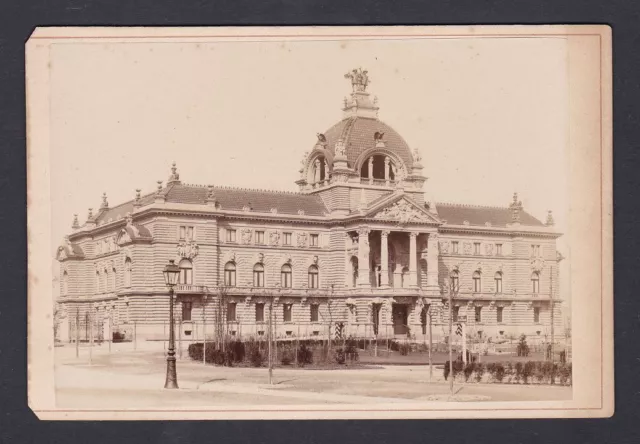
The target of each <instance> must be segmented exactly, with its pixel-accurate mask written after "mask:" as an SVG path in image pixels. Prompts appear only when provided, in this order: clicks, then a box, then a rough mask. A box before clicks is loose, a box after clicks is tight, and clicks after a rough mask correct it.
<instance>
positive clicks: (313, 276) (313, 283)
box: [309, 265, 319, 288]
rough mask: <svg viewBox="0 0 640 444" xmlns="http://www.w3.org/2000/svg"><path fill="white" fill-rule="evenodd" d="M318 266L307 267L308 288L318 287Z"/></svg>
mask: <svg viewBox="0 0 640 444" xmlns="http://www.w3.org/2000/svg"><path fill="white" fill-rule="evenodd" d="M318 276H319V273H318V267H316V266H315V265H312V266H310V267H309V288H318Z"/></svg>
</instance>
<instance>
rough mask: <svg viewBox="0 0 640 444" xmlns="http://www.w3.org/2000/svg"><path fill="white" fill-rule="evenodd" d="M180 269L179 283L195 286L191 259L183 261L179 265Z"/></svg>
mask: <svg viewBox="0 0 640 444" xmlns="http://www.w3.org/2000/svg"><path fill="white" fill-rule="evenodd" d="M178 266H179V267H180V279H179V281H178V283H180V284H184V285H193V264H192V263H191V261H190V260H189V259H182V260H181V261H180V263H179V264H178Z"/></svg>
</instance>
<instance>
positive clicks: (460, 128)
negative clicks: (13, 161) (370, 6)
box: [50, 38, 569, 281]
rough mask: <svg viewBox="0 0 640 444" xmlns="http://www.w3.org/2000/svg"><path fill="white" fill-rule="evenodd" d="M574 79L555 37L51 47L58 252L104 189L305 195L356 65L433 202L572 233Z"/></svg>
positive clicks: (117, 195) (121, 196)
mask: <svg viewBox="0 0 640 444" xmlns="http://www.w3.org/2000/svg"><path fill="white" fill-rule="evenodd" d="M566 65H567V59H566V42H565V40H564V39H561V38H457V39H442V38H429V39H414V40H385V41H383V40H359V41H355V40H350V41H315V42H313V41H310V42H286V43H284V42H273V43H271V42H269V43H264V42H233V43H231V42H220V43H209V42H206V41H204V40H203V41H202V42H200V43H160V42H157V43H153V42H144V43H104V42H96V43H58V44H53V45H52V47H51V82H50V85H51V102H50V103H51V116H50V117H51V153H52V155H51V159H52V165H51V167H52V171H51V198H52V203H53V205H52V239H53V242H54V244H55V245H53V246H52V247H55V246H57V245H59V242H60V241H61V239H62V237H63V236H64V235H65V234H66V233H68V232H69V231H70V226H71V222H72V219H73V214H74V213H78V214H79V218H80V222H81V223H83V222H84V220H85V219H86V216H87V210H88V208H89V207H93V208H94V212H95V211H96V210H97V209H98V207H99V206H100V202H101V195H102V193H103V192H104V191H106V192H107V195H108V199H109V203H110V204H111V205H112V206H113V205H116V204H118V203H121V202H123V201H125V200H128V199H132V198H133V197H134V195H135V189H136V188H142V190H143V193H146V192H150V191H153V190H154V189H155V186H156V181H157V180H163V181H166V179H167V177H168V175H169V173H170V170H169V169H170V165H171V162H172V161H174V160H175V161H176V162H177V165H178V171H179V173H180V178H181V180H182V181H183V182H184V183H195V184H214V185H227V186H239V187H247V188H265V189H279V190H291V191H295V190H297V186H296V185H295V183H294V182H295V180H297V179H298V177H299V175H298V168H299V165H300V160H301V158H302V155H303V153H304V152H305V151H308V150H310V149H311V148H312V147H313V145H314V143H315V141H316V136H315V135H316V133H318V132H324V131H325V130H326V129H328V128H329V127H330V126H332V125H333V124H334V123H336V122H337V121H338V120H340V119H341V118H342V111H341V107H342V101H343V97H345V96H347V95H348V94H349V92H350V90H351V86H350V83H349V81H348V80H347V79H345V78H344V74H345V73H346V72H348V71H350V70H351V69H353V68H356V67H362V68H364V69H367V70H368V71H369V75H370V79H371V83H370V86H369V88H368V89H369V91H370V92H371V93H372V95H375V96H377V97H378V105H379V106H380V114H379V116H380V119H381V120H382V121H384V122H385V123H387V124H389V125H390V126H392V127H393V128H394V129H395V130H396V131H398V132H399V133H400V134H401V135H402V136H403V137H404V138H405V140H406V141H407V143H408V144H409V145H410V146H411V148H412V149H413V148H415V147H418V148H419V150H420V152H421V154H422V157H423V161H422V163H423V165H424V167H425V168H424V174H425V175H426V176H427V177H428V178H429V179H428V181H427V183H426V184H425V187H424V189H425V192H426V193H427V195H428V198H429V199H431V198H433V199H434V200H436V201H446V202H459V203H469V204H481V205H499V206H507V205H508V204H509V203H510V201H511V197H512V194H513V192H514V191H517V192H518V193H519V196H520V199H521V200H522V201H523V204H524V208H525V210H526V211H528V212H530V213H531V214H533V215H534V216H536V217H538V218H539V219H541V220H543V221H544V220H545V218H546V212H547V210H553V212H554V217H555V220H556V225H557V228H558V230H559V231H562V232H564V233H566V232H567V228H568V227H567V226H566V221H567V211H568V209H569V202H568V190H567V182H566V178H567V174H566V172H567V171H568V166H567V163H566V159H565V153H566V150H567V146H568V145H567V143H568V99H567V70H566ZM558 245H559V249H560V250H561V251H562V252H563V254H565V256H566V255H567V251H566V249H567V246H566V242H565V241H564V240H563V238H561V239H560V240H559V242H558ZM566 262H568V261H565V263H566ZM565 276H567V274H565ZM565 281H568V279H565Z"/></svg>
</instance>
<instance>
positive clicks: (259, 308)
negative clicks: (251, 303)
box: [256, 304, 264, 322]
mask: <svg viewBox="0 0 640 444" xmlns="http://www.w3.org/2000/svg"><path fill="white" fill-rule="evenodd" d="M256 322H264V304H256Z"/></svg>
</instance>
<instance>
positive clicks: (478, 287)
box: [473, 271, 482, 293]
mask: <svg viewBox="0 0 640 444" xmlns="http://www.w3.org/2000/svg"><path fill="white" fill-rule="evenodd" d="M481 291H482V276H481V274H480V272H479V271H474V272H473V292H474V293H480V292H481Z"/></svg>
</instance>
